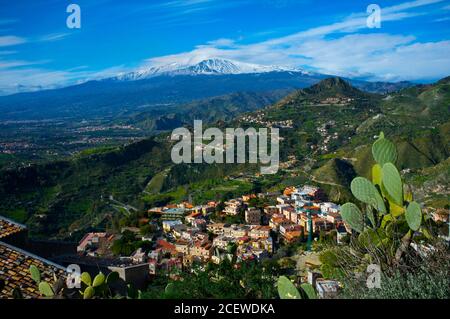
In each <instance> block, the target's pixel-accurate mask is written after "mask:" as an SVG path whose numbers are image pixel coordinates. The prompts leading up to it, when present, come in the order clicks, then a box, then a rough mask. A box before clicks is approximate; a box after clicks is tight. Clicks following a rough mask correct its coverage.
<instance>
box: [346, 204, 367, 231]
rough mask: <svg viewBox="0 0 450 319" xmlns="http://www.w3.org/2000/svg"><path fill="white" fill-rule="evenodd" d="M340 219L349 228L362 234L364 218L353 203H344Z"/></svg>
mask: <svg viewBox="0 0 450 319" xmlns="http://www.w3.org/2000/svg"><path fill="white" fill-rule="evenodd" d="M341 215H342V219H343V220H344V221H345V222H346V223H347V224H349V225H350V227H351V228H352V229H353V230H355V231H357V232H358V233H362V232H363V230H364V216H363V214H362V212H361V210H360V209H359V208H358V206H356V205H355V204H353V203H346V204H344V205H343V206H342V207H341Z"/></svg>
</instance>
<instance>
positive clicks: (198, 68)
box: [113, 58, 310, 81]
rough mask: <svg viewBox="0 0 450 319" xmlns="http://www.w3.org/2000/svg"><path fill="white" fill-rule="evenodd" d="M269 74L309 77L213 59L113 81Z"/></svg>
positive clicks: (143, 71) (148, 70) (149, 70)
mask: <svg viewBox="0 0 450 319" xmlns="http://www.w3.org/2000/svg"><path fill="white" fill-rule="evenodd" d="M269 72H295V73H301V74H304V75H310V73H309V72H306V71H304V70H301V69H298V68H290V67H282V66H266V65H259V64H251V63H244V62H238V61H232V60H226V59H217V58H215V59H207V60H203V61H201V62H199V63H196V64H179V63H171V64H167V65H162V66H156V67H150V68H146V69H141V70H138V71H134V72H130V73H122V74H119V75H118V76H117V77H114V78H113V80H117V81H136V80H144V79H149V78H152V77H155V76H161V75H166V76H177V75H233V74H252V73H269Z"/></svg>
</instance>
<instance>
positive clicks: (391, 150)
mask: <svg viewBox="0 0 450 319" xmlns="http://www.w3.org/2000/svg"><path fill="white" fill-rule="evenodd" d="M372 155H373V158H374V159H375V161H377V163H378V164H380V165H381V166H383V165H384V164H386V163H395V162H396V161H397V150H396V148H395V145H394V144H393V143H392V142H391V141H389V140H387V139H385V138H384V134H383V133H382V134H381V135H380V138H379V139H378V140H377V141H376V142H375V143H374V144H373V146H372Z"/></svg>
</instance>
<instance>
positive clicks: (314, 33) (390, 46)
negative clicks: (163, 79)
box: [144, 0, 450, 81]
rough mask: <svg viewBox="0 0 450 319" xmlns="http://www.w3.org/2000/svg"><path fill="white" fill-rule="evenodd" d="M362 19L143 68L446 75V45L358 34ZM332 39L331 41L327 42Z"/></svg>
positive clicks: (388, 10) (213, 48)
mask: <svg viewBox="0 0 450 319" xmlns="http://www.w3.org/2000/svg"><path fill="white" fill-rule="evenodd" d="M442 1H443V0H417V1H410V2H405V3H402V4H398V5H395V6H390V7H385V8H382V21H383V23H386V22H389V21H399V20H404V19H408V18H412V17H416V16H418V15H424V14H426V12H423V11H422V12H411V11H408V10H412V9H416V8H419V7H423V6H427V5H431V4H436V3H439V2H442ZM366 17H367V15H366V13H358V14H352V15H350V16H349V17H348V18H346V19H344V20H343V21H340V22H336V23H332V24H329V25H323V26H319V27H315V28H311V29H308V30H304V31H301V32H297V33H294V34H291V35H288V36H284V37H280V38H273V39H270V40H267V41H263V42H259V43H253V44H246V45H240V44H239V43H238V41H233V40H230V39H218V40H216V41H210V42H209V43H207V44H206V45H199V46H197V47H196V48H195V49H194V50H192V51H189V52H183V53H180V54H174V55H168V56H162V57H156V58H152V59H148V60H147V61H145V64H144V66H146V65H163V64H169V63H173V62H176V63H181V64H193V63H198V62H200V61H201V60H204V59H208V58H213V57H219V58H225V59H235V60H240V61H244V62H252V63H259V64H266V65H270V64H278V65H289V66H297V67H298V66H304V67H310V68H312V69H313V70H316V71H319V72H323V73H326V74H335V75H341V76H353V77H354V76H364V77H366V78H369V79H372V80H391V81H394V80H417V79H436V78H439V77H443V76H446V75H448V74H450V57H449V56H450V54H449V52H450V50H449V46H448V41H440V42H430V43H420V42H415V38H414V37H413V36H407V35H391V34H386V33H384V34H383V33H370V34H361V33H357V32H358V31H360V30H362V29H366V28H367V24H366ZM331 34H333V35H334V37H333V38H332V39H331V38H329V37H328V35H331ZM411 65H414V68H411Z"/></svg>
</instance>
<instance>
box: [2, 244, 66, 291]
mask: <svg viewBox="0 0 450 319" xmlns="http://www.w3.org/2000/svg"><path fill="white" fill-rule="evenodd" d="M31 265H35V266H36V267H37V268H38V269H39V270H40V271H41V276H42V280H45V281H49V282H50V281H51V282H53V274H56V276H57V277H58V278H59V277H61V276H63V275H64V273H65V271H64V268H62V267H61V266H58V265H56V264H53V263H51V262H50V261H47V260H45V259H42V258H39V257H37V256H35V255H33V254H30V253H28V252H25V251H23V250H21V249H18V248H15V247H13V246H10V245H8V244H5V243H3V242H0V281H3V282H4V287H3V289H2V290H1V291H0V299H5V298H12V291H13V290H14V289H15V288H19V289H20V291H21V292H22V295H23V296H24V298H38V297H39V296H40V294H39V290H38V288H37V284H36V283H35V282H34V281H33V279H32V278H31V275H30V271H29V268H30V266H31Z"/></svg>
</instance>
